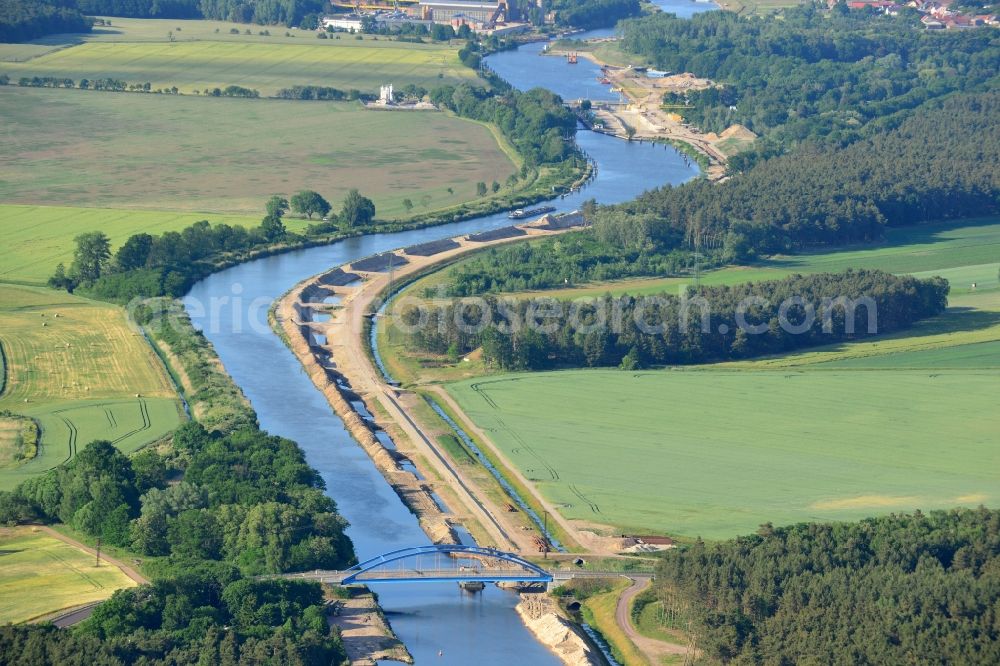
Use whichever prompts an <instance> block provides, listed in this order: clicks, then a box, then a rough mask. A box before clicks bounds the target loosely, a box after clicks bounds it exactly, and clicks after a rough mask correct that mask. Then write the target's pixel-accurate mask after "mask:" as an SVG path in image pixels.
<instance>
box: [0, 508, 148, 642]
mask: <svg viewBox="0 0 1000 666" xmlns="http://www.w3.org/2000/svg"><path fill="white" fill-rule="evenodd" d="M134 585H135V582H133V581H132V579H130V578H129V577H128V576H126V575H125V574H123V573H122V572H121V570H119V569H118V568H117V567H114V566H112V565H110V564H107V563H104V564H102V565H101V566H100V567H95V566H94V558H93V556H91V555H89V554H87V553H85V552H84V551H82V550H80V549H78V548H74V547H73V546H71V545H69V544H67V543H64V542H62V541H59V540H58V539H55V538H53V537H50V536H48V535H46V534H43V533H40V532H36V531H35V530H33V529H32V528H30V527H16V528H0V624H6V623H8V622H14V623H17V622H25V621H27V620H31V619H33V618H37V617H40V616H42V615H47V614H49V613H53V612H55V611H58V610H61V609H63V608H71V607H73V606H79V605H81V604H86V603H89V602H92V601H101V600H102V599H106V598H108V597H110V596H111V594H112V593H113V592H114V591H115V590H120V589H122V588H125V587H133V586H134Z"/></svg>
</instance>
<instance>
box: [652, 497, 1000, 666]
mask: <svg viewBox="0 0 1000 666" xmlns="http://www.w3.org/2000/svg"><path fill="white" fill-rule="evenodd" d="M653 586H654V590H655V591H656V593H657V596H658V597H659V598H660V600H661V601H660V603H662V604H663V605H664V607H665V609H666V610H667V611H674V610H677V611H680V613H679V614H678V615H679V616H680V617H685V618H690V619H691V620H692V625H691V626H688V625H687V624H686V623H683V624H676V625H675V627H674V628H677V629H682V630H685V631H690V632H691V633H693V634H695V635H696V636H697V644H696V647H697V649H699V650H701V651H703V653H704V658H705V660H706V661H709V662H723V663H730V662H732V663H773V664H794V663H825V664H834V663H843V664H901V663H913V662H920V663H968V664H988V663H990V664H992V663H998V662H1000V611H998V607H997V599H998V598H1000V511H996V510H990V509H986V508H983V507H980V508H978V509H974V510H970V509H955V510H952V511H948V512H944V511H934V512H931V513H928V514H924V513H921V512H919V511H918V512H916V513H914V514H912V515H905V514H904V515H891V516H886V517H882V518H868V519H865V520H862V521H860V522H855V523H832V524H816V523H802V524H798V525H792V526H789V527H782V528H775V527H773V526H772V525H770V524H767V525H762V526H761V528H760V530H759V531H758V532H757V534H755V535H751V536H744V537H739V538H737V539H732V540H729V541H724V542H722V543H718V544H715V545H707V544H705V543H703V542H702V541H701V540H698V541H697V542H696V543H695V544H694V545H692V546H690V547H682V548H678V549H676V550H672V551H669V552H668V553H666V555H665V556H664V558H663V561H662V563H661V564H660V565H659V567H658V569H657V576H656V580H655V581H654V583H653ZM672 614H673V613H672V612H668V613H667V617H670V616H671V615H672Z"/></svg>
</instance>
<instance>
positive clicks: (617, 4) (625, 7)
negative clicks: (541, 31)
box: [552, 0, 642, 30]
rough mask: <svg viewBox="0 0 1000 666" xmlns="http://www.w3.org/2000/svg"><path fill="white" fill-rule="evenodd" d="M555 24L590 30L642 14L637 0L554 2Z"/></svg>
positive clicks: (556, 0) (561, 0) (570, 0)
mask: <svg viewBox="0 0 1000 666" xmlns="http://www.w3.org/2000/svg"><path fill="white" fill-rule="evenodd" d="M552 9H554V10H555V11H556V23H557V24H559V25H565V26H572V27H574V28H584V29H586V30H592V29H594V28H603V27H606V26H613V25H614V24H615V23H617V22H618V21H620V20H621V19H624V18H628V17H630V16H638V15H639V14H641V13H642V6H641V5H640V3H639V0H555V2H553V3H552Z"/></svg>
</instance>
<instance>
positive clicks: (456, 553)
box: [267, 544, 653, 585]
mask: <svg viewBox="0 0 1000 666" xmlns="http://www.w3.org/2000/svg"><path fill="white" fill-rule="evenodd" d="M619 576H626V577H628V578H652V577H653V572H652V571H624V572H623V571H595V570H593V569H582V568H581V569H559V570H556V571H551V572H550V571H546V570H545V569H543V568H541V567H540V566H538V565H537V564H535V563H533V562H529V561H528V560H526V559H524V558H522V557H520V556H519V555H516V554H514V553H507V552H504V551H502V550H497V549H496V548H483V547H480V546H461V545H450V544H443V545H429V546H413V547H410V548H401V549H399V550H394V551H391V552H388V553H383V554H382V555H378V556H376V557H373V558H371V559H370V560H365V561H364V562H360V563H358V564H355V565H354V566H353V567H351V568H350V569H345V570H344V571H332V570H316V571H302V572H299V573H288V574H280V575H278V576H267V578H272V577H276V578H287V579H293V580H315V581H318V582H320V583H329V584H333V585H365V584H368V583H445V582H457V583H504V582H506V583H529V584H531V583H553V582H554V583H564V582H566V581H568V580H572V579H574V578H617V577H619Z"/></svg>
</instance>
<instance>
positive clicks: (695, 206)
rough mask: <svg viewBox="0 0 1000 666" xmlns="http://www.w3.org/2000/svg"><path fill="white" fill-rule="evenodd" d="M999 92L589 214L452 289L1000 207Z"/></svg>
mask: <svg viewBox="0 0 1000 666" xmlns="http://www.w3.org/2000/svg"><path fill="white" fill-rule="evenodd" d="M997 108H1000V91H991V92H985V93H978V94H961V95H953V96H951V97H948V98H946V99H944V100H934V101H932V102H928V103H927V104H925V105H924V106H922V107H921V108H920V112H919V113H917V114H914V115H913V116H911V117H910V118H908V119H907V120H905V121H904V122H903V123H902V124H901V125H900V126H899V127H897V128H895V129H892V130H889V131H887V132H884V133H880V134H878V135H875V136H872V137H870V138H866V139H863V140H860V141H857V142H855V143H853V144H851V145H849V146H847V147H843V148H842V147H838V146H831V145H825V146H817V145H808V146H801V147H799V148H798V149H796V150H794V151H792V152H790V153H787V154H784V155H780V156H777V157H772V158H770V159H768V160H765V161H762V162H760V163H758V164H757V165H755V166H754V167H752V168H750V169H749V170H748V171H747V172H746V173H742V174H737V175H735V176H733V177H732V178H730V179H728V180H727V181H725V182H723V183H710V182H708V181H705V180H695V181H692V182H690V183H687V184H684V185H680V186H676V187H672V186H669V185H668V186H665V187H662V188H658V189H654V190H651V191H649V192H646V193H645V194H643V195H641V196H640V197H638V198H637V199H636V200H634V201H631V202H628V203H624V204H620V205H617V206H609V207H602V208H598V209H596V210H588V211H586V212H587V215H588V218H589V219H590V220H591V221H592V222H593V228H592V229H588V230H585V231H582V232H579V233H574V234H571V235H567V236H562V237H560V238H558V239H549V240H545V241H542V242H538V243H530V244H519V245H511V246H507V247H503V248H498V249H495V250H490V251H488V252H485V253H483V254H481V255H479V256H478V257H474V258H472V259H470V260H469V261H467V262H465V263H463V264H462V265H461V266H460V267H457V268H455V269H452V271H451V273H450V276H449V278H450V288H449V292H450V293H451V294H452V295H458V296H469V295H474V294H481V293H491V292H493V293H495V292H504V291H518V290H524V289H546V288H553V287H562V286H564V284H578V283H581V282H586V281H591V280H607V279H617V278H624V277H632V276H644V275H674V274H677V273H679V272H682V271H684V270H685V269H687V268H689V267H690V265H691V260H690V251H691V250H693V249H699V250H700V251H701V253H702V254H703V255H704V257H703V259H702V260H701V263H702V265H703V266H710V265H713V264H718V263H720V262H736V263H741V262H746V261H752V260H753V259H754V258H755V257H757V256H759V255H762V254H767V253H773V252H788V251H794V250H797V249H808V248H810V247H816V246H820V245H830V244H841V243H850V242H859V241H860V242H865V241H874V240H878V239H880V238H881V237H882V234H883V230H884V228H885V226H886V225H893V226H897V225H909V224H918V223H921V222H926V221H930V220H938V219H945V218H959V217H966V216H973V215H986V214H993V213H996V212H997V211H998V210H1000V179H998V177H997V165H998V164H1000V114H997V113H996V109H997Z"/></svg>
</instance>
